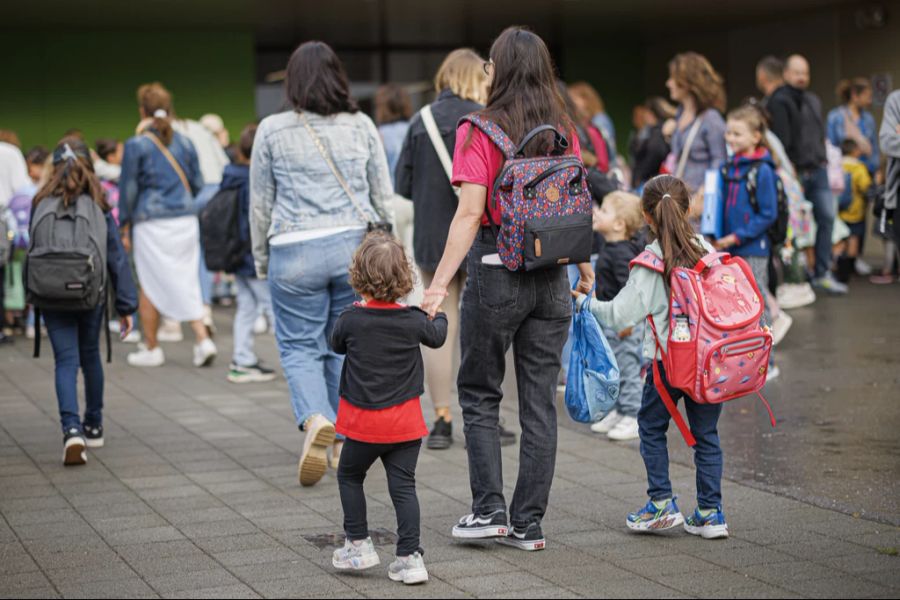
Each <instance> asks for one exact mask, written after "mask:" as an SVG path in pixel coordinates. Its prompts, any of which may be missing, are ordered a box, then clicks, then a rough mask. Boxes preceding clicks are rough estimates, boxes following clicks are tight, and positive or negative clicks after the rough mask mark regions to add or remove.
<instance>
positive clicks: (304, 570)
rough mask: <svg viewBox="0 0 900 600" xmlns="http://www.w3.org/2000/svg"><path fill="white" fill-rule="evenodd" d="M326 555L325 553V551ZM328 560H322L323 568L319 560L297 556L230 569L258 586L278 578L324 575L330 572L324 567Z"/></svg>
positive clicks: (240, 577) (254, 585)
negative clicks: (313, 560) (291, 558)
mask: <svg viewBox="0 0 900 600" xmlns="http://www.w3.org/2000/svg"><path fill="white" fill-rule="evenodd" d="M323 556H324V553H323ZM327 558H328V569H329V570H330V569H331V553H330V552H329V553H328V557H327ZM325 563H326V561H325V560H324V558H323V559H322V560H321V564H322V565H323V567H322V568H320V567H319V566H318V564H319V562H318V561H317V562H315V563H314V562H310V561H309V560H307V559H305V558H300V557H298V558H296V559H294V560H283V561H278V562H267V563H260V564H252V565H240V566H233V567H228V569H229V571H231V572H232V573H234V575H235V577H237V578H238V579H240V580H241V581H243V582H244V583H247V584H249V585H250V586H252V587H254V588H257V587H258V585H257V584H259V583H266V582H271V581H275V580H278V579H297V578H300V577H309V576H313V575H323V574H325V573H328V572H329V571H326V570H325V569H324V565H325Z"/></svg>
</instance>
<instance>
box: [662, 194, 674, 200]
mask: <svg viewBox="0 0 900 600" xmlns="http://www.w3.org/2000/svg"><path fill="white" fill-rule="evenodd" d="M666 198H668V199H669V200H672V194H663V197H662V199H663V200H665V199H666Z"/></svg>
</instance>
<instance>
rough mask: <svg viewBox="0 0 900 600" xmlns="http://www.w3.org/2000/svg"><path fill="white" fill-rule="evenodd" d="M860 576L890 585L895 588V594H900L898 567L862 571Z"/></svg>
mask: <svg viewBox="0 0 900 600" xmlns="http://www.w3.org/2000/svg"><path fill="white" fill-rule="evenodd" d="M859 577H862V578H863V579H865V580H866V581H871V582H873V583H877V584H878V585H883V586H885V587H889V588H891V589H892V590H894V593H895V595H900V571H898V570H897V569H890V570H888V571H873V572H871V573H860V574H859Z"/></svg>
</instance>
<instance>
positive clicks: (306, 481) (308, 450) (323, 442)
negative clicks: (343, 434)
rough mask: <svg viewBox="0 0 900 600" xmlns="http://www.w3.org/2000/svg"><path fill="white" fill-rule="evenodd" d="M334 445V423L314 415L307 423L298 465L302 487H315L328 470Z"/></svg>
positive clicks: (298, 475)
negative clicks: (329, 455) (329, 457)
mask: <svg viewBox="0 0 900 600" xmlns="http://www.w3.org/2000/svg"><path fill="white" fill-rule="evenodd" d="M332 444H334V423H332V422H331V421H329V420H328V419H326V418H325V417H323V416H322V415H313V416H312V418H310V419H309V420H308V422H307V423H306V439H305V440H303V452H302V453H301V454H300V463H299V464H298V465H297V477H298V479H299V480H300V485H302V486H309V485H315V484H317V483H318V482H319V480H320V479H322V476H323V475H325V471H327V470H328V448H329V447H330V446H331V445H332Z"/></svg>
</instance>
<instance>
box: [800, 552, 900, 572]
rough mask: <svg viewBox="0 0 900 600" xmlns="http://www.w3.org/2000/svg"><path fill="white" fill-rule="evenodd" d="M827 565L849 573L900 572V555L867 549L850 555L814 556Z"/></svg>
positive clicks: (815, 559) (816, 559)
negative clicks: (889, 554) (823, 557)
mask: <svg viewBox="0 0 900 600" xmlns="http://www.w3.org/2000/svg"><path fill="white" fill-rule="evenodd" d="M813 560H814V561H816V562H819V563H821V564H823V565H825V566H828V567H833V568H835V569H838V570H841V571H845V572H847V573H855V574H859V573H871V572H873V571H882V570H885V571H886V570H891V569H893V570H896V571H897V572H900V557H898V556H888V555H887V554H881V553H879V552H877V551H868V552H867V551H865V550H863V551H862V552H859V553H858V554H851V555H848V556H833V557H831V558H826V559H819V558H818V557H816V558H813Z"/></svg>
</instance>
